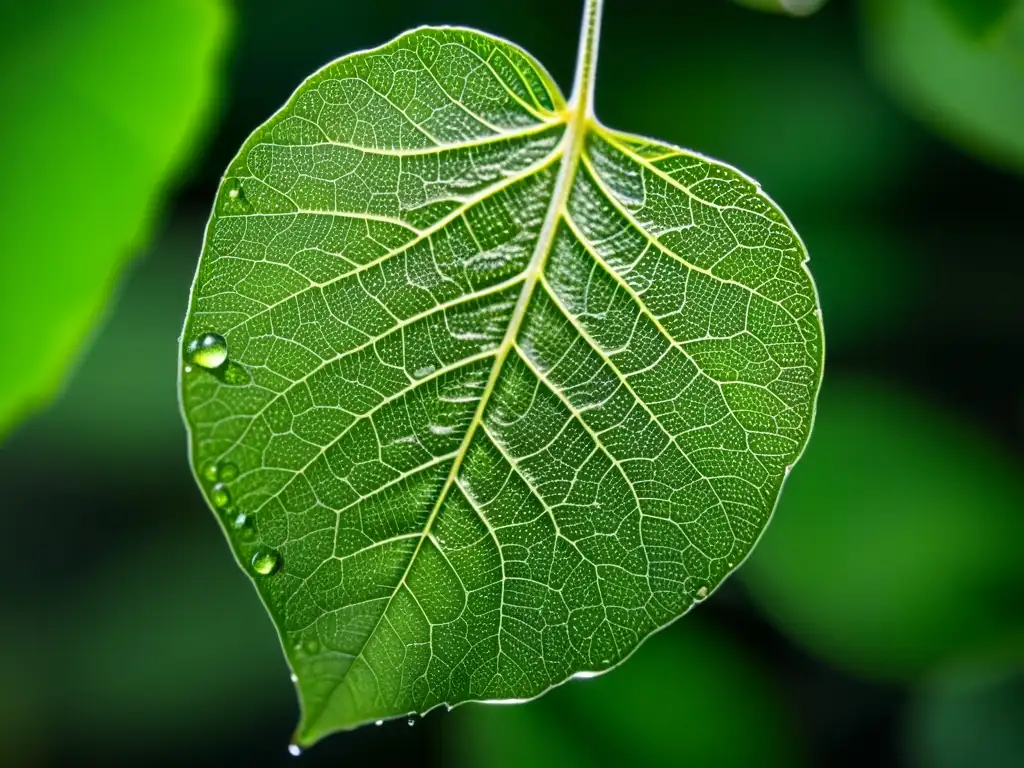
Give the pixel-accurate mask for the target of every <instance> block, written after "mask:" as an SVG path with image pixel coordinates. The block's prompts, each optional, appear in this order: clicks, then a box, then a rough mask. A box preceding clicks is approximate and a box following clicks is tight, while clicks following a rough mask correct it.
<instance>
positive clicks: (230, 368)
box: [223, 363, 252, 387]
mask: <svg viewBox="0 0 1024 768" xmlns="http://www.w3.org/2000/svg"><path fill="white" fill-rule="evenodd" d="M223 381H224V383H225V384H230V385H231V386H233V387H243V386H245V385H246V384H249V383H250V382H251V381H252V376H250V375H249V372H248V371H247V370H245V368H244V367H243V366H241V365H239V364H238V363H228V364H227V367H226V368H225V369H224V372H223Z"/></svg>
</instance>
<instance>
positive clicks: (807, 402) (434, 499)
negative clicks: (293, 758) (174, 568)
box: [181, 3, 823, 744]
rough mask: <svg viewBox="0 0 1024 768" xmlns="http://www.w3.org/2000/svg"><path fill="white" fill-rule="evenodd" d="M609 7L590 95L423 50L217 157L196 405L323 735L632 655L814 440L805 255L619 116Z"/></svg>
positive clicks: (506, 59)
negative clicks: (603, 90)
mask: <svg viewBox="0 0 1024 768" xmlns="http://www.w3.org/2000/svg"><path fill="white" fill-rule="evenodd" d="M598 6H599V4H594V3H590V4H588V9H589V11H588V16H587V23H585V25H584V35H583V41H582V43H581V55H580V66H579V69H578V74H577V82H576V88H575V95H574V97H573V99H572V100H571V102H570V103H569V104H567V103H566V102H565V100H564V99H563V97H562V96H561V95H560V93H559V91H558V89H557V87H556V86H555V84H554V83H553V82H552V81H551V80H550V78H549V77H548V75H547V74H546V72H545V71H544V70H543V68H542V67H541V66H540V65H539V64H538V63H537V62H535V61H534V60H533V59H532V58H530V57H529V56H528V55H527V54H525V53H524V52H523V51H522V50H520V49H519V48H516V47H515V46H513V45H511V44H509V43H507V42H505V41H502V40H498V39H495V38H492V37H489V36H487V35H484V34H481V33H479V32H475V31H472V30H465V29H451V28H440V29H429V28H423V29H418V30H416V31H413V32H410V33H408V34H405V35H403V36H401V37H399V38H398V39H396V40H394V41H393V42H391V43H389V44H387V45H385V46H383V47H381V48H379V49H376V50H373V51H369V52H366V53H360V54H355V55H352V56H349V57H346V58H343V59H341V60H339V61H337V62H335V63H333V64H331V65H329V66H328V67H326V68H325V69H323V70H321V71H320V72H318V73H317V74H315V75H313V76H312V77H311V78H310V79H309V80H307V81H306V82H305V83H304V84H303V85H302V86H301V87H300V88H299V90H298V91H297V92H296V93H295V95H294V96H293V98H292V99H291V100H290V101H289V103H288V104H287V105H286V106H285V107H284V108H283V109H282V110H281V111H280V112H279V113H278V114H277V115H275V116H274V117H273V118H272V119H271V120H270V121H269V122H268V123H266V124H265V125H264V126H262V127H261V128H259V129H258V130H257V131H256V132H255V133H254V134H253V136H252V137H250V139H249V140H248V141H247V142H246V143H245V145H244V146H243V147H242V149H241V152H240V153H239V155H238V157H237V158H236V159H235V161H234V162H233V163H232V164H231V166H230V167H229V168H228V171H227V174H226V176H225V180H224V183H223V185H222V187H221V189H220V192H219V194H218V197H217V201H216V204H215V208H214V212H213V216H212V218H211V220H210V223H209V228H208V231H207V237H206V244H205V247H204V251H203V256H202V260H201V262H200V266H199V271H198V274H197V277H196V282H195V285H194V288H193V294H192V303H191V307H190V310H189V315H188V318H187V321H186V327H185V334H184V338H183V348H182V354H183V363H182V385H181V394H182V401H183V407H184V411H185V415H186V419H187V421H188V424H189V429H190V435H191V456H192V461H193V463H194V467H195V469H196V471H197V474H198V477H199V479H200V483H201V485H202V487H203V488H204V490H205V491H206V493H207V495H208V498H209V500H210V502H211V505H212V506H213V507H214V508H215V509H216V510H217V511H218V514H219V515H220V518H221V520H222V522H223V525H224V526H225V529H226V530H227V532H228V535H229V538H230V540H231V543H232V546H233V547H234V549H235V553H236V555H237V557H238V559H239V561H240V562H241V563H242V565H243V566H244V567H245V568H246V569H247V570H248V571H249V572H250V573H251V574H253V577H254V579H255V581H256V584H257V588H258V589H259V591H260V594H261V595H262V597H263V599H264V601H265V603H266V605H267V608H268V610H269V612H270V614H271V616H272V617H273V619H274V622H275V624H276V625H277V628H278V630H279V631H280V633H281V637H282V641H283V644H284V648H285V651H286V654H287V656H288V659H289V661H290V663H291V665H292V667H293V669H294V671H295V673H296V675H297V679H298V683H297V685H298V689H299V694H300V698H301V701H302V710H303V711H302V722H301V724H300V726H299V731H298V733H297V736H296V739H297V741H298V742H299V743H301V744H308V743H311V742H314V741H316V740H317V739H318V738H320V737H322V736H323V735H325V734H327V733H329V732H331V731H334V730H338V729H346V728H352V727H355V726H357V725H360V724H363V723H368V722H373V721H375V720H377V719H382V718H388V717H395V716H404V715H406V714H407V713H411V712H425V711H427V710H429V709H431V708H433V707H436V706H439V705H441V704H447V705H449V706H453V705H455V704H458V703H460V702H464V701H471V700H476V701H482V700H509V699H512V700H521V699H527V698H531V697H534V696H538V695H540V694H541V693H543V692H545V691H546V690H548V689H549V688H550V687H551V686H553V685H556V684H558V683H561V682H563V681H565V680H567V679H569V678H570V677H572V676H573V675H575V674H578V673H580V672H600V671H604V670H607V669H610V668H612V667H614V666H615V665H616V664H618V663H619V662H620V661H622V660H623V659H624V658H625V657H626V656H628V655H629V654H630V653H631V652H632V651H633V649H634V648H636V646H637V645H638V644H639V643H640V642H641V641H642V640H643V639H644V638H645V637H647V636H648V635H649V634H651V633H652V632H654V631H656V630H657V629H659V628H660V627H662V626H664V625H665V624H667V623H668V622H670V621H672V620H673V619H675V618H676V617H678V616H679V615H681V614H682V613H684V612H686V611H687V610H688V609H689V608H690V606H691V605H693V603H694V602H697V601H699V600H701V599H703V598H705V597H706V596H707V595H708V594H709V593H710V592H711V591H712V590H714V588H715V587H716V586H717V585H718V584H719V583H720V582H721V581H722V579H724V578H725V577H726V575H727V574H728V573H729V572H730V571H732V570H733V569H734V568H736V567H737V566H738V565H739V564H740V563H741V562H742V561H743V559H744V558H745V557H746V555H747V553H748V552H749V551H750V549H751V547H752V546H753V545H754V543H755V541H756V540H757V538H758V536H759V535H760V534H761V532H762V530H763V529H764V526H765V525H766V524H767V521H768V518H769V516H770V514H771V511H772V508H773V506H774V504H775V500H776V497H777V496H778V493H779V490H780V487H781V485H782V483H783V480H784V478H785V476H786V474H787V471H788V470H787V468H788V467H789V466H791V465H792V464H793V462H794V461H795V460H796V459H797V457H798V456H799V454H800V452H801V450H802V448H803V445H804V443H805V442H806V440H807V437H808V434H809V431H810V427H811V420H812V414H813V407H814V400H815V397H816V393H817V388H818V384H819V381H820V377H821V369H822V355H823V338H822V330H821V323H820V319H819V316H818V311H817V305H816V297H815V291H814V286H813V283H812V281H811V278H810V276H809V274H808V272H807V270H806V268H805V261H806V253H805V251H804V248H803V246H802V244H801V242H800V240H799V238H798V237H797V236H796V234H795V233H794V232H793V230H792V228H791V226H790V224H789V223H788V221H787V220H786V218H785V216H784V215H783V214H782V213H781V212H780V211H779V210H778V209H777V208H776V207H775V206H774V205H773V204H772V203H771V201H769V200H768V199H767V198H766V197H765V196H764V195H763V194H762V192H761V191H760V189H759V187H758V186H757V184H756V183H754V182H753V181H751V180H750V179H749V178H747V177H745V176H743V175H742V174H741V173H739V172H738V171H736V170H734V169H732V168H730V167H728V166H725V165H722V164H720V163H717V162H715V161H712V160H709V159H707V158H704V157H702V156H699V155H697V154H694V153H693V152H689V151H685V150H682V149H679V148H676V147H671V146H668V145H665V144H662V143H659V142H656V141H653V140H648V139H643V138H639V137H636V136H631V135H628V134H624V133H619V132H617V131H612V130H610V129H607V128H604V127H603V126H601V125H600V124H599V123H597V122H596V120H595V119H594V117H593V114H592V110H591V104H592V98H591V94H592V87H593V74H594V59H595V56H596V44H597V27H598V17H599V7H598ZM222 339H223V340H224V341H223V342H222V341H221V340H222ZM225 347H226V349H225ZM225 351H226V358H225V357H224V355H223V353H224V352H225ZM204 366H205V367H204Z"/></svg>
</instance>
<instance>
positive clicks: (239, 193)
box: [227, 179, 245, 203]
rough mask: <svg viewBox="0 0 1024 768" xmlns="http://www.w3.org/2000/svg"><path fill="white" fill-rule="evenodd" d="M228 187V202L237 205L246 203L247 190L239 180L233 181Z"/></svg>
mask: <svg viewBox="0 0 1024 768" xmlns="http://www.w3.org/2000/svg"><path fill="white" fill-rule="evenodd" d="M227 187H228V200H231V201H232V202H235V203H244V202H245V189H244V188H243V187H242V182H241V181H239V180H238V179H231V181H229V182H228V184H227Z"/></svg>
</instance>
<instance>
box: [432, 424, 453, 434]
mask: <svg viewBox="0 0 1024 768" xmlns="http://www.w3.org/2000/svg"><path fill="white" fill-rule="evenodd" d="M429 429H430V431H431V433H433V434H435V435H450V434H451V433H452V432H454V431H455V427H449V426H447V425H445V424H431V425H430V427H429Z"/></svg>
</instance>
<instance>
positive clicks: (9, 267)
mask: <svg viewBox="0 0 1024 768" xmlns="http://www.w3.org/2000/svg"><path fill="white" fill-rule="evenodd" d="M227 27H228V18H227V12H226V9H225V7H224V5H223V4H222V3H221V2H219V0H174V1H173V2H161V3H123V2H116V1H115V0H97V1H96V2H89V3H72V4H70V6H69V5H68V4H65V3H59V2H55V0H47V1H45V2H33V3H18V4H11V7H10V8H5V10H4V19H3V23H2V24H0V102H2V103H3V104H4V114H5V119H4V120H3V123H2V126H0V143H2V145H3V146H4V147H7V148H9V150H8V153H7V156H6V161H5V163H4V182H3V184H2V185H0V210H2V211H3V216H2V217H0V239H2V241H3V244H4V246H3V252H4V256H3V257H2V260H0V282H2V284H3V286H4V294H3V301H2V302H0V323H2V324H3V325H4V327H5V328H16V329H19V332H18V333H10V334H8V336H7V339H6V341H5V345H4V360H5V363H4V366H3V376H2V377H0V436H2V435H3V433H4V432H6V431H7V430H9V429H10V428H11V427H12V426H13V425H14V424H15V423H16V422H17V421H18V420H19V419H20V418H22V417H23V416H24V415H26V414H27V413H29V412H31V411H32V410H33V409H35V408H37V407H39V406H40V405H42V404H43V403H44V402H46V400H47V399H48V398H49V397H51V396H52V395H53V393H54V392H55V390H56V389H57V388H58V387H59V385H60V383H61V381H62V380H63V376H64V373H65V372H66V370H67V368H68V366H69V365H70V364H71V362H72V361H73V360H74V359H75V357H76V355H77V352H78V350H79V348H80V347H81V345H82V343H83V342H84V341H85V340H86V339H87V338H88V336H89V334H90V333H91V332H92V331H93V329H94V328H95V326H96V324H97V322H98V321H99V319H100V317H101V316H102V315H103V312H104V309H105V306H106V304H107V302H108V299H109V297H110V295H111V292H112V290H113V289H114V286H115V285H116V284H117V280H118V276H119V275H120V272H121V270H122V268H123V267H124V265H125V264H127V263H128V262H129V261H130V260H131V258H132V257H133V256H134V255H136V253H137V251H138V250H139V249H140V248H141V247H142V246H143V245H144V244H145V241H146V238H147V236H148V233H149V231H150V229H151V227H152V222H153V216H154V213H155V212H156V211H157V209H158V206H159V203H160V200H161V196H162V193H163V192H164V191H165V189H166V187H167V185H168V183H169V182H170V181H172V180H173V179H174V178H175V176H176V175H177V174H179V173H180V172H181V171H182V170H183V164H184V161H185V160H186V159H187V158H188V157H189V156H190V154H189V153H190V152H192V151H194V146H195V143H196V139H197V137H198V135H199V131H200V128H201V127H202V125H203V124H204V123H205V122H206V120H207V117H208V115H209V113H210V111H211V106H212V97H213V94H214V84H215V75H216V73H217V71H218V68H219V64H220V59H221V53H222V50H223V47H224V43H225V39H226V33H227Z"/></svg>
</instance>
